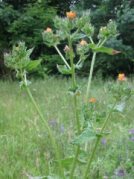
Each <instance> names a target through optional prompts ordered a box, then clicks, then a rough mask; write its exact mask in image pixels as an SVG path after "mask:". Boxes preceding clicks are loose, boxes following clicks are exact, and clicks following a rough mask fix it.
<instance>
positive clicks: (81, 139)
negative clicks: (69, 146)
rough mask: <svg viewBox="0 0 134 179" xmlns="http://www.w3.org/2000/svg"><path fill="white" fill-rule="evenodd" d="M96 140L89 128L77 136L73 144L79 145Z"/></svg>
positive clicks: (94, 134)
mask: <svg viewBox="0 0 134 179" xmlns="http://www.w3.org/2000/svg"><path fill="white" fill-rule="evenodd" d="M95 138H96V133H95V132H94V130H93V129H92V128H90V127H88V128H86V129H85V130H84V131H83V132H82V133H81V134H80V135H79V136H77V137H76V138H75V139H74V140H73V144H76V145H80V144H83V143H85V142H88V141H91V140H93V139H95Z"/></svg>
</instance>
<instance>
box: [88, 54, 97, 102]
mask: <svg viewBox="0 0 134 179" xmlns="http://www.w3.org/2000/svg"><path fill="white" fill-rule="evenodd" d="M95 59H96V52H93V57H92V62H91V68H90V73H89V77H88V84H87V92H86V102H87V101H88V98H89V92H90V87H91V81H92V76H93V69H94V64H95Z"/></svg>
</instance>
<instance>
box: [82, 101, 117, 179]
mask: <svg viewBox="0 0 134 179" xmlns="http://www.w3.org/2000/svg"><path fill="white" fill-rule="evenodd" d="M114 107H115V104H114V105H113V107H112V108H111V110H110V112H109V114H108V115H107V117H106V119H105V122H104V124H103V126H102V128H101V130H100V133H99V135H98V136H97V139H96V142H95V145H94V148H93V151H92V154H91V156H90V157H89V159H88V162H87V167H86V170H85V173H84V177H83V179H87V177H88V174H89V171H90V167H91V164H92V161H93V159H94V156H95V153H96V150H97V147H98V145H99V142H100V139H101V136H102V135H103V132H104V130H105V128H106V125H107V124H108V121H109V119H110V116H111V114H112V111H113V109H114ZM88 179H90V178H89V177H88Z"/></svg>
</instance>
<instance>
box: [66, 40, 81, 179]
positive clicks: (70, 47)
mask: <svg viewBox="0 0 134 179" xmlns="http://www.w3.org/2000/svg"><path fill="white" fill-rule="evenodd" d="M68 43H69V49H70V64H71V70H72V88H73V89H76V88H77V83H76V78H75V67H74V57H73V48H72V42H71V40H70V38H69V39H68ZM73 100H74V113H75V119H76V124H77V133H78V134H80V121H79V113H78V106H77V96H76V95H75V94H74V96H73ZM79 153H80V146H78V147H77V149H76V153H75V157H74V160H73V164H72V168H71V171H70V179H73V175H74V171H75V168H76V164H77V159H78V155H79Z"/></svg>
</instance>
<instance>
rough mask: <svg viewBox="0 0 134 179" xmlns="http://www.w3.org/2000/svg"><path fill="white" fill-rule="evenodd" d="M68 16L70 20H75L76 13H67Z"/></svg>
mask: <svg viewBox="0 0 134 179" xmlns="http://www.w3.org/2000/svg"><path fill="white" fill-rule="evenodd" d="M66 16H67V18H68V19H69V20H73V19H75V18H76V12H73V11H70V12H66Z"/></svg>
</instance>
